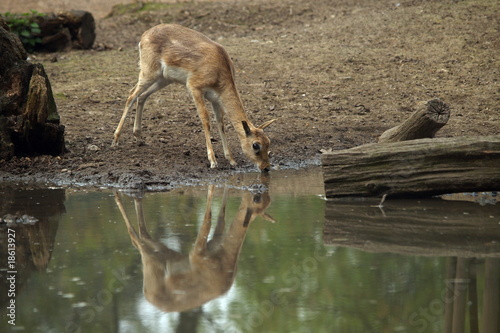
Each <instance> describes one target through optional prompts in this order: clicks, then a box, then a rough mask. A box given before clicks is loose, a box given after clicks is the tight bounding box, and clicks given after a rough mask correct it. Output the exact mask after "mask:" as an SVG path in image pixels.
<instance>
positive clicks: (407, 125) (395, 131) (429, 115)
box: [378, 99, 450, 143]
mask: <svg viewBox="0 0 500 333" xmlns="http://www.w3.org/2000/svg"><path fill="white" fill-rule="evenodd" d="M448 119H450V107H449V106H448V105H447V104H445V103H443V102H442V101H441V100H439V99H433V100H430V101H428V102H426V103H425V104H423V105H421V106H420V107H419V109H418V110H417V111H416V112H414V113H413V114H412V115H411V116H410V117H409V118H408V119H407V120H406V121H404V122H403V123H402V124H401V125H398V126H396V127H393V128H391V129H388V130H387V131H385V132H384V133H382V135H381V136H380V137H379V139H378V142H379V143H382V142H399V141H406V140H415V139H423V138H433V137H434V135H435V134H436V132H437V131H438V130H439V129H440V128H441V127H443V126H444V125H446V123H447V122H448Z"/></svg>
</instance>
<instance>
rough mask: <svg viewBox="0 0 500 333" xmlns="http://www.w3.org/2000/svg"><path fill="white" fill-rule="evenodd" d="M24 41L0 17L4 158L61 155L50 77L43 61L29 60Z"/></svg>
mask: <svg viewBox="0 0 500 333" xmlns="http://www.w3.org/2000/svg"><path fill="white" fill-rule="evenodd" d="M26 57H27V56H26V52H25V51H24V49H23V48H22V45H21V42H20V41H19V39H18V38H17V36H15V35H14V34H12V33H11V32H10V31H9V30H8V27H7V25H6V24H5V22H4V21H3V19H1V18H0V158H1V159H10V158H12V157H13V156H14V155H31V154H52V155H57V154H61V153H63V152H64V150H65V146H64V126H62V125H61V124H60V123H59V115H58V113H57V107H56V104H55V101H54V97H53V95H52V89H51V86H50V82H49V79H48V77H47V74H46V73H45V70H44V69H43V66H42V65H41V64H32V63H29V62H28V61H26Z"/></svg>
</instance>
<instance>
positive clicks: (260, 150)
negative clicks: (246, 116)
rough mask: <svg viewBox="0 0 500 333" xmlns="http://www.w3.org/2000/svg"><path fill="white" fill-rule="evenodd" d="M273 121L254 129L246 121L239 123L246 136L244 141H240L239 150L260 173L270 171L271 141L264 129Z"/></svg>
mask: <svg viewBox="0 0 500 333" xmlns="http://www.w3.org/2000/svg"><path fill="white" fill-rule="evenodd" d="M275 120H276V119H273V120H269V121H266V122H265V123H264V124H262V125H260V126H259V127H254V126H252V125H251V124H249V123H248V122H246V121H242V122H241V124H242V125H243V129H244V131H245V135H246V137H245V139H244V140H242V141H241V149H242V150H243V153H245V155H246V156H248V158H250V160H252V162H254V163H255V165H256V166H257V167H258V168H259V169H260V171H262V172H267V171H269V170H270V169H271V163H270V162H269V157H270V153H271V151H270V150H269V146H270V144H271V140H269V138H268V137H267V136H266V134H264V128H266V127H267V126H269V125H271V124H272V123H273V122H274V121H275Z"/></svg>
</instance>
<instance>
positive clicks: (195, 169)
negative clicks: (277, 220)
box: [0, 0, 500, 190]
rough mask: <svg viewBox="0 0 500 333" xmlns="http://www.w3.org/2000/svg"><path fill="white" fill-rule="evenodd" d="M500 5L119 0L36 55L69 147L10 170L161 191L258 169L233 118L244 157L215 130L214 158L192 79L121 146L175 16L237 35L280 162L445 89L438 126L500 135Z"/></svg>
mask: <svg viewBox="0 0 500 333" xmlns="http://www.w3.org/2000/svg"><path fill="white" fill-rule="evenodd" d="M499 8H500V6H498V3H497V2H496V1H495V0H478V1H441V0H439V1H423V0H422V1H420V0H408V1H405V0H402V1H371V0H358V1H347V0H335V1H332V0H315V1H303V0H285V1H277V0H276V1H272V0H271V1H269V0H267V1H262V0H251V1H231V2H228V1H223V2H197V3H176V4H165V3H160V4H144V3H134V4H132V5H124V6H119V7H114V10H113V12H112V13H111V14H110V15H108V16H107V17H104V18H101V19H98V20H97V22H96V23H97V40H96V43H95V47H94V49H93V50H88V51H70V52H66V53H57V54H54V53H53V54H35V55H33V56H32V59H33V61H34V62H40V63H42V64H43V65H44V66H45V69H46V71H47V73H48V75H49V78H50V80H51V84H52V89H53V92H54V95H55V98H56V103H57V106H58V110H59V113H60V116H61V122H62V124H64V125H65V127H66V146H67V149H68V152H67V153H65V154H64V155H62V156H29V157H27V156H21V157H15V158H13V159H11V160H9V161H0V182H17V183H37V184H49V185H68V186H106V187H130V188H146V189H149V190H161V189H168V188H169V187H171V186H175V185H177V184H184V183H187V182H198V181H205V180H207V181H218V180H221V179H224V178H225V177H226V176H227V175H228V174H233V173H237V172H248V171H255V170H256V168H255V167H254V166H253V165H252V164H251V163H250V162H249V161H248V160H247V159H246V158H245V156H244V155H243V154H242V153H241V149H240V147H239V143H238V139H237V137H236V135H235V133H234V130H233V129H232V128H231V127H230V126H229V125H228V130H227V132H228V136H229V138H230V146H231V148H232V151H233V153H234V155H235V158H236V160H237V162H238V164H239V166H238V167H236V168H231V167H230V165H229V163H228V162H227V161H226V160H225V159H224V156H223V154H222V148H221V145H220V140H219V138H218V134H217V133H213V141H214V149H215V150H216V154H217V156H218V162H219V166H218V168H217V169H210V168H209V164H208V159H207V156H206V148H205V142H204V136H203V133H202V129H201V126H200V122H199V119H198V117H197V114H196V109H195V108H194V104H193V102H192V100H191V98H190V97H189V95H188V94H187V92H186V89H185V88H184V87H182V86H181V85H171V86H169V87H168V88H166V89H164V90H162V91H160V92H158V93H156V94H154V95H152V96H151V97H150V99H149V100H148V102H147V104H146V108H145V112H144V117H143V138H144V140H145V144H143V145H138V144H137V143H135V142H134V139H133V135H132V123H133V117H134V113H132V114H131V115H129V118H128V120H127V122H126V124H125V127H124V131H123V134H122V136H121V142H120V145H119V146H118V147H114V148H112V147H111V141H112V138H113V132H114V130H115V128H116V125H117V124H118V121H119V119H120V117H121V114H122V111H123V107H124V104H125V100H126V98H127V96H128V93H129V90H130V89H131V88H132V87H133V86H134V84H135V82H136V80H137V75H138V65H137V63H138V50H137V43H138V41H139V39H140V36H141V34H142V33H143V32H144V31H145V30H147V29H148V28H150V27H152V26H154V25H156V24H159V23H168V22H175V23H179V24H182V25H185V26H187V27H190V28H192V29H196V30H198V31H201V32H203V33H204V34H206V35H207V36H209V37H210V38H212V39H213V40H216V41H218V42H219V43H221V44H222V45H224V47H225V48H226V50H227V51H228V52H229V54H230V55H231V57H232V59H233V61H234V63H235V67H236V82H237V85H238V89H239V91H240V92H241V96H242V99H243V103H244V105H245V109H246V112H247V113H248V115H249V117H250V119H251V120H252V122H253V123H254V124H255V125H259V124H260V123H263V122H265V121H267V120H269V119H273V118H277V119H278V120H277V121H276V122H275V123H273V124H272V125H271V126H270V127H268V128H267V129H266V133H267V134H268V136H269V137H270V139H271V141H272V143H271V149H272V152H273V159H272V163H273V169H280V168H289V167H302V166H307V165H311V164H316V165H317V164H319V157H320V154H321V152H320V151H321V150H322V149H333V150H337V149H346V148H350V147H354V146H357V145H361V144H364V143H370V142H376V141H377V138H378V137H379V136H380V134H382V132H384V131H385V130H386V129H388V128H391V127H393V126H396V125H398V124H399V123H401V122H402V121H403V120H405V119H406V118H407V117H408V116H409V115H410V114H411V112H413V111H414V110H415V109H416V108H417V106H418V105H419V103H423V102H426V101H428V100H430V99H433V98H440V99H442V100H443V101H444V102H446V103H447V104H449V105H450V107H451V118H450V120H449V122H448V124H447V125H446V126H445V127H444V128H443V129H441V130H440V131H439V132H438V134H437V136H439V137H448V136H460V135H472V136H476V135H495V134H499V132H500V126H499V118H500V117H499V115H500V110H499V96H500V95H499V94H498V89H499V87H498V78H499V76H498V74H499V68H500V63H499V59H498V54H499V53H498V50H499V49H500V38H499V36H500V35H499V31H498V30H499V25H498V22H499V18H500V15H499ZM215 132H216V131H215ZM272 172H274V171H273V170H272V171H271V175H272Z"/></svg>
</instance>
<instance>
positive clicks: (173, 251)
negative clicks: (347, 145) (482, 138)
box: [0, 169, 500, 333]
mask: <svg viewBox="0 0 500 333" xmlns="http://www.w3.org/2000/svg"><path fill="white" fill-rule="evenodd" d="M322 186H323V185H322V178H321V174H320V172H319V170H318V169H312V170H309V171H283V172H274V173H272V175H271V177H270V178H269V179H262V178H261V177H260V175H256V174H241V175H237V176H235V178H233V179H231V180H229V181H228V183H227V184H217V185H216V186H214V185H212V186H210V185H206V186H198V187H187V188H182V189H178V190H175V191H171V192H165V193H147V194H145V195H143V196H141V195H138V194H130V195H127V194H124V193H118V194H117V193H114V192H113V191H110V190H101V191H86V190H78V189H45V190H19V189H12V188H11V189H8V188H2V189H0V192H1V197H0V198H1V199H0V217H3V218H4V219H9V218H10V219H12V218H14V217H20V216H22V215H24V220H25V221H28V222H29V223H32V224H31V225H30V224H29V223H28V224H26V225H17V226H16V227H12V228H7V227H6V226H5V225H3V226H2V227H1V231H2V234H1V235H2V238H1V243H0V245H1V252H0V253H1V254H2V258H1V261H0V262H1V263H2V265H1V267H2V271H1V275H2V277H1V280H2V282H3V283H2V284H0V286H1V290H0V300H1V305H2V307H1V310H0V314H1V321H0V331H1V332H126V333H128V332H160V331H161V332H447V331H448V329H450V330H449V331H450V332H451V328H452V326H453V325H455V329H456V332H460V331H462V332H473V331H474V330H471V328H470V327H478V328H479V329H480V331H481V332H498V327H499V326H498V311H499V310H498V309H499V307H498V304H499V299H500V293H499V291H498V287H499V285H500V279H499V276H500V260H499V259H498V258H499V257H500V250H499V243H498V242H499V241H500V236H499V235H500V233H499V229H500V225H499V222H500V214H499V210H498V205H491V204H488V203H486V204H484V205H479V204H476V203H471V202H463V201H461V202H459V203H457V202H454V201H449V200H446V201H445V200H440V199H435V200H406V201H397V200H387V201H386V202H385V203H384V206H383V208H379V207H377V205H378V202H376V201H374V202H366V201H349V202H333V203H331V202H328V203H327V202H326V201H325V200H324V199H323V198H322V193H323V187H322ZM266 188H269V191H265V190H266ZM490 199H491V198H490ZM207 204H208V206H209V207H210V209H207ZM224 207H225V208H224ZM221 212H223V214H222V215H221V214H220V213H221ZM137 213H138V214H137ZM6 214H12V215H11V216H10V217H9V216H7V218H5V216H6ZM33 218H35V219H37V220H38V222H34V221H33ZM141 223H142V224H143V226H146V228H147V230H146V231H145V230H144V228H143V229H142V230H141V234H139V230H140V229H139V226H140V224H141ZM13 233H15V235H14V234H13ZM148 235H149V236H150V237H149V238H148ZM206 235H208V240H212V241H211V242H209V243H208V244H207V243H206V239H207V237H205V236H206ZM9 239H13V241H12V242H13V243H14V244H15V250H14V252H13V255H14V256H15V262H12V260H11V259H13V258H9V256H8V254H9V253H8V251H7V250H8V249H9V248H8V245H7V244H9V243H8V242H9ZM12 242H11V243H12ZM134 243H135V245H136V246H137V247H135V246H134V245H133V244H134ZM140 250H141V251H140ZM141 252H142V256H141ZM11 254H12V253H11ZM190 262H191V264H190ZM9 264H13V265H14V266H11V267H9V266H8V265H9ZM165 270H168V273H169V274H170V275H169V278H167V279H166V278H165ZM11 271H14V272H15V273H10V272H11ZM143 271H144V272H143ZM8 278H11V280H8ZM144 279H146V286H145V288H143V281H144ZM11 282H14V285H12V284H11ZM12 302H14V303H12ZM12 304H14V307H13V306H12ZM9 307H10V309H9ZM188 308H189V309H190V310H186V309H188ZM12 309H13V310H12ZM181 310H182V311H181ZM179 311H181V312H179ZM8 315H10V316H8ZM13 315H14V316H13ZM9 321H10V323H9ZM12 324H15V325H12ZM495 325H496V326H495ZM461 328H463V330H460V329H461Z"/></svg>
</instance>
